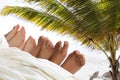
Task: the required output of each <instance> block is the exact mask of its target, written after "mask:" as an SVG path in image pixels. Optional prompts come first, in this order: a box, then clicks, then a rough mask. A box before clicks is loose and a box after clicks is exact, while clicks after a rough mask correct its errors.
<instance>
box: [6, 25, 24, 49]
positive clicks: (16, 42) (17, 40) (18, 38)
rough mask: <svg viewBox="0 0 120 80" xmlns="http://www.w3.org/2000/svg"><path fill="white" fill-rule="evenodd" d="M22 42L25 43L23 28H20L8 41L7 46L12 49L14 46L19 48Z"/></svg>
mask: <svg viewBox="0 0 120 80" xmlns="http://www.w3.org/2000/svg"><path fill="white" fill-rule="evenodd" d="M11 34H12V33H11ZM13 34H14V33H13ZM24 41H25V29H24V27H22V28H21V29H20V31H18V32H17V33H16V35H15V36H14V37H13V38H12V39H11V40H10V41H8V43H9V46H12V47H13V46H14V47H18V48H19V47H20V46H21V45H23V43H24Z"/></svg>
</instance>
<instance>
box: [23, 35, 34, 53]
mask: <svg viewBox="0 0 120 80" xmlns="http://www.w3.org/2000/svg"><path fill="white" fill-rule="evenodd" d="M35 47H36V43H35V40H34V39H33V37H32V36H30V37H29V38H28V39H27V41H26V42H25V44H24V47H23V49H22V50H23V51H26V52H29V53H30V52H31V50H32V49H34V48H35Z"/></svg>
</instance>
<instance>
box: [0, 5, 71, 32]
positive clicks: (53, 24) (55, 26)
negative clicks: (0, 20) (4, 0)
mask: <svg viewBox="0 0 120 80" xmlns="http://www.w3.org/2000/svg"><path fill="white" fill-rule="evenodd" d="M1 14H2V15H8V14H15V15H17V16H19V17H21V18H24V19H26V20H29V21H31V22H33V23H35V24H36V25H38V26H41V27H42V28H43V29H44V28H45V29H48V30H56V31H58V32H59V33H62V34H65V33H68V31H71V30H72V27H71V26H70V25H69V24H66V23H65V22H64V21H63V20H61V19H59V18H57V17H54V16H52V15H50V14H47V13H44V12H39V11H36V10H34V9H32V8H28V7H19V6H14V7H12V6H6V7H5V8H4V9H3V11H2V12H1Z"/></svg>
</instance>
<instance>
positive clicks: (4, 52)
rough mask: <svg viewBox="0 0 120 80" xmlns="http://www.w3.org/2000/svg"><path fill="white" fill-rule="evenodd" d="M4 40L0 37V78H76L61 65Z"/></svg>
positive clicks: (67, 79) (19, 79)
mask: <svg viewBox="0 0 120 80" xmlns="http://www.w3.org/2000/svg"><path fill="white" fill-rule="evenodd" d="M2 40H3V41H2ZM4 40H5V38H4V37H0V80H76V79H75V77H74V75H73V74H71V73H69V72H68V71H66V70H64V69H63V68H62V67H60V66H58V65H56V64H54V63H52V62H50V61H48V60H45V59H40V58H35V57H34V56H32V55H31V54H29V53H27V52H24V51H21V50H20V49H18V48H15V47H8V45H7V43H6V42H7V41H4ZM3 42H5V43H3ZM4 45H6V46H4ZM2 46H3V47H2Z"/></svg>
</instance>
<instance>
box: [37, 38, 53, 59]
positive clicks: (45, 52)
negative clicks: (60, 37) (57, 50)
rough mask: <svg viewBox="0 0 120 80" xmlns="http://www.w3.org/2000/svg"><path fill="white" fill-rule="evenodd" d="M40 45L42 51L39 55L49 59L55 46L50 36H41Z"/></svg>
mask: <svg viewBox="0 0 120 80" xmlns="http://www.w3.org/2000/svg"><path fill="white" fill-rule="evenodd" d="M38 45H39V46H40V51H39V53H38V54H37V57H39V58H43V59H49V58H50V57H51V55H52V54H53V52H54V46H53V44H52V42H51V41H50V40H49V39H48V38H46V37H44V36H40V38H39V41H38Z"/></svg>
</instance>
